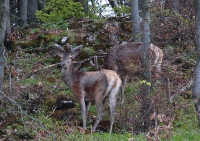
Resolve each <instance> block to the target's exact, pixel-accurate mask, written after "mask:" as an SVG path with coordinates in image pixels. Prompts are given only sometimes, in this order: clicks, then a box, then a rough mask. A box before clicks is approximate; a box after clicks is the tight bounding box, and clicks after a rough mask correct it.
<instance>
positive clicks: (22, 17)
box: [19, 0, 27, 29]
mask: <svg viewBox="0 0 200 141" xmlns="http://www.w3.org/2000/svg"><path fill="white" fill-rule="evenodd" d="M26 25H27V0H19V26H20V27H21V28H22V29H23V28H24V27H25V26H26Z"/></svg>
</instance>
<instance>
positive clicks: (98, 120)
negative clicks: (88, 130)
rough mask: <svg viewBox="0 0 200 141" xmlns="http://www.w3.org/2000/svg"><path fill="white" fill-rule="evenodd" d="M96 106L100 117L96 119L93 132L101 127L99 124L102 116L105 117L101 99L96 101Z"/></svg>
mask: <svg viewBox="0 0 200 141" xmlns="http://www.w3.org/2000/svg"><path fill="white" fill-rule="evenodd" d="M95 104H96V108H97V111H98V117H97V119H96V122H95V124H94V125H93V127H92V132H94V131H95V129H96V128H97V126H98V125H99V122H100V121H101V119H102V115H103V100H102V98H99V99H97V98H96V99H95Z"/></svg>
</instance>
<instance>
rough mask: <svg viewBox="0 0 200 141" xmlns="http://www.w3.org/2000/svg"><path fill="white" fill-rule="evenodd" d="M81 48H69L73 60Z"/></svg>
mask: <svg viewBox="0 0 200 141" xmlns="http://www.w3.org/2000/svg"><path fill="white" fill-rule="evenodd" d="M82 48H83V46H82V45H80V46H77V47H75V48H71V54H72V58H75V57H76V56H78V55H79V53H80V51H81V49H82Z"/></svg>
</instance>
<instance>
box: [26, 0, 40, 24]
mask: <svg viewBox="0 0 200 141" xmlns="http://www.w3.org/2000/svg"><path fill="white" fill-rule="evenodd" d="M37 10H38V1H37V0H28V19H29V20H28V23H29V24H30V25H31V27H35V25H36V23H37V22H38V21H37V19H36V16H35V13H36V11H37Z"/></svg>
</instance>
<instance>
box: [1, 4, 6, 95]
mask: <svg viewBox="0 0 200 141" xmlns="http://www.w3.org/2000/svg"><path fill="white" fill-rule="evenodd" d="M5 31H6V0H1V1H0V91H2V83H3V77H4V66H5V59H4V52H5V49H4V38H5Z"/></svg>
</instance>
